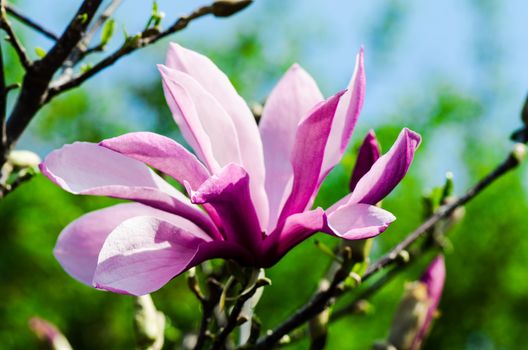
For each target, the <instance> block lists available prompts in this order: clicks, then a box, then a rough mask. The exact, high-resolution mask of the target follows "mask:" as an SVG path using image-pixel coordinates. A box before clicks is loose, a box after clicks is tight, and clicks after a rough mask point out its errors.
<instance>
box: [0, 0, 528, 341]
mask: <svg viewBox="0 0 528 350" xmlns="http://www.w3.org/2000/svg"><path fill="white" fill-rule="evenodd" d="M395 3H396V5H393V6H392V7H389V8H388V9H387V11H386V12H385V13H382V14H380V19H379V22H378V23H377V24H376V26H374V27H373V28H372V31H371V35H372V37H373V38H374V39H372V42H373V45H374V47H377V48H378V49H379V50H380V51H381V50H383V49H390V46H391V45H395V44H394V41H395V40H397V39H396V37H395V36H397V28H398V25H399V24H400V22H399V21H401V20H402V18H404V16H403V15H402V13H403V14H404V11H405V9H404V8H402V5H401V3H398V2H395ZM402 11H403V12H402ZM385 33H391V36H390V37H386V36H385ZM294 35H295V34H292V45H291V52H290V54H289V55H288V56H286V57H282V58H281V59H280V60H270V59H269V57H267V56H266V54H265V53H266V50H265V45H266V39H265V38H263V37H262V36H261V34H260V33H259V31H258V26H255V28H241V29H240V31H239V34H238V37H237V38H235V39H234V40H233V41H232V42H231V43H229V44H225V43H216V44H213V43H207V42H201V43H200V44H199V45H196V43H192V47H194V48H196V49H201V50H202V51H205V52H207V53H208V54H209V55H210V57H212V59H213V60H215V61H216V62H217V63H218V64H219V65H220V66H221V67H222V69H224V70H225V71H226V73H227V74H228V75H229V76H230V77H231V78H232V80H233V82H234V84H235V85H236V86H237V88H238V89H239V91H240V92H241V93H242V95H243V96H246V97H249V98H250V99H252V100H256V99H258V97H260V96H265V95H263V94H262V91H267V88H268V87H269V86H270V84H271V83H272V82H274V81H276V80H277V79H278V78H279V77H280V75H281V73H282V72H283V71H284V70H285V69H286V68H287V67H288V66H289V65H290V64H291V62H293V61H295V59H294V58H295V57H296V55H297V53H298V48H297V46H296V45H295V38H294V37H293V36H294ZM190 43H191V40H190V39H189V44H190ZM163 48H164V45H163V44H161V45H159V47H158V51H156V54H159V55H162V52H163ZM11 56H12V55H11ZM11 56H10V57H11ZM10 60H12V57H11V58H10ZM382 61H383V60H382V59H381V58H380V60H379V61H378V62H382ZM8 64H10V65H12V66H13V67H14V65H13V62H12V61H11V62H10V63H8ZM124 64H126V63H124ZM380 64H381V63H380ZM371 69H375V68H371ZM20 73H21V72H20V71H18V70H16V69H13V70H12V71H11V73H10V78H11V79H15V78H16V77H17V76H19V75H20ZM427 88H428V89H429V90H428V98H427V100H425V101H421V100H419V99H415V98H413V96H414V94H413V92H412V91H410V92H409V98H408V99H406V100H404V101H402V103H401V105H399V106H395V107H394V108H393V111H394V112H393V113H392V114H391V115H381V116H376V117H377V120H381V121H382V123H381V124H382V125H381V126H376V128H375V129H376V132H377V135H378V136H379V139H380V141H381V143H382V145H383V149H384V150H387V149H388V148H389V147H390V145H391V144H392V142H393V141H394V139H395V138H396V135H397V133H398V132H399V130H400V129H401V128H402V127H403V126H408V127H410V128H413V129H415V130H417V131H419V132H420V133H421V134H422V135H423V139H424V142H423V144H422V146H421V148H420V150H419V152H418V154H417V156H416V159H415V162H414V164H413V166H412V168H411V171H410V172H409V175H408V176H407V177H406V179H405V180H404V181H403V182H402V184H401V185H400V186H399V187H398V188H397V190H395V191H394V192H393V193H392V194H391V195H390V196H389V197H388V198H387V199H386V200H385V201H384V207H385V208H386V209H388V210H390V211H391V212H393V213H394V214H395V215H396V216H397V217H398V220H397V221H396V222H395V223H394V224H393V225H392V226H391V227H390V228H389V229H388V230H387V231H386V232H385V233H384V234H383V235H381V236H380V237H379V238H376V241H375V247H374V250H373V253H372V259H375V258H376V257H377V256H380V255H381V254H382V253H383V252H384V251H386V250H387V249H389V248H390V247H391V246H393V245H394V244H395V243H397V242H398V241H399V240H400V239H402V238H403V237H404V236H405V235H406V234H407V233H408V232H410V231H411V230H412V229H413V228H415V227H416V226H418V224H419V223H420V222H421V220H422V217H423V215H422V206H421V196H422V194H423V193H424V192H425V191H426V190H428V188H427V186H429V185H426V183H427V184H430V182H429V181H428V176H430V175H431V171H432V170H431V169H433V170H434V169H436V168H435V163H438V162H442V161H443V160H445V159H446V157H450V156H453V157H456V158H457V159H459V166H458V167H457V169H455V176H459V174H460V175H461V176H462V177H463V178H464V179H465V181H463V182H464V185H465V186H468V185H470V184H472V183H474V182H475V181H476V180H477V179H479V178H480V177H482V176H483V175H484V174H485V173H486V172H487V171H489V170H490V169H492V168H493V167H494V166H495V165H496V164H497V163H498V162H499V161H500V160H501V157H503V155H505V154H506V152H507V149H508V147H509V146H510V144H509V141H508V139H507V136H508V133H509V132H510V130H504V131H499V132H498V134H499V135H498V136H497V135H496V134H495V136H494V137H488V135H489V133H488V129H487V128H486V125H487V124H489V123H490V121H489V117H487V116H486V115H487V114H488V113H489V110H487V107H486V105H485V104H484V103H483V102H482V99H480V98H478V97H475V96H466V95H464V93H461V92H460V91H458V90H457V88H456V86H454V85H453V84H449V83H446V82H443V81H433V82H428V86H427ZM120 96H124V98H127V99H129V100H134V108H136V107H139V108H140V110H141V113H142V115H144V119H143V120H141V121H137V120H128V119H127V118H126V116H127V114H128V111H126V110H118V111H116V107H115V106H114V104H113V101H115V99H116V97H120ZM409 101H411V102H409ZM115 113H117V114H119V115H122V116H124V117H120V118H117V119H116V118H113V115H114V114H115ZM369 117H370V116H364V115H363V116H362V118H365V119H367V118H369ZM516 117H517V116H507V118H516ZM497 124H499V123H497V122H494V125H497ZM508 124H513V123H512V122H511V121H510V122H508ZM368 127H371V125H368V123H365V122H362V123H360V126H359V128H358V130H357V131H356V134H355V136H354V138H353V144H352V146H351V147H350V149H349V152H348V153H347V154H346V156H345V159H344V160H343V163H342V164H341V165H340V166H339V167H337V168H336V169H335V170H334V172H333V173H332V174H331V176H330V177H329V179H328V180H327V182H326V183H325V184H324V186H323V189H322V192H321V194H320V196H319V197H318V203H319V204H320V205H323V206H325V205H328V204H330V203H332V202H333V201H334V200H336V199H338V198H340V197H341V196H342V195H343V194H345V193H346V191H347V181H348V176H349V174H350V171H351V169H352V166H353V164H354V158H355V151H356V149H357V146H358V143H359V142H360V141H361V139H362V137H363V135H364V133H365V132H366V128H368ZM31 128H32V129H31V135H32V137H33V138H34V140H35V142H36V143H37V144H39V145H45V147H48V148H55V147H58V146H60V145H62V144H63V143H68V142H72V141H75V140H86V141H99V140H101V139H102V138H106V137H112V136H116V135H118V134H122V133H124V132H127V131H133V130H139V129H140V128H148V130H151V131H156V132H159V133H162V134H166V135H168V136H171V137H174V138H176V139H178V140H181V136H180V135H179V133H178V130H177V128H176V126H175V124H174V123H173V122H172V119H171V116H170V114H169V111H168V109H167V107H166V105H165V103H164V100H163V96H162V92H161V87H160V82H159V78H158V77H157V76H156V75H152V77H151V79H150V80H148V81H142V82H141V83H131V84H130V85H128V86H122V91H112V92H111V94H109V93H108V92H106V91H96V89H93V85H92V88H90V87H88V88H86V89H80V90H76V91H75V92H72V93H69V94H67V95H65V96H63V97H61V98H59V99H57V100H56V101H54V102H53V103H51V104H50V105H49V106H47V107H46V108H45V109H44V110H43V111H42V112H41V114H40V115H39V116H38V119H37V120H36V121H35V123H34V124H33V125H32V126H31ZM482 135H484V136H482ZM483 137H485V138H486V139H485V142H484V140H483ZM438 140H440V141H438ZM451 142H456V145H457V149H458V154H442V155H441V157H436V156H437V155H438V154H439V151H438V149H439V147H440V148H441V147H442V146H444V145H447V144H448V143H451ZM440 153H441V152H440ZM430 167H431V168H430ZM524 178H526V168H525V167H524V166H523V167H521V169H519V170H517V171H515V172H514V173H512V174H509V175H507V176H505V177H504V178H502V179H500V180H499V181H498V182H497V184H495V185H494V186H492V187H491V188H490V189H488V190H486V191H485V192H484V193H483V194H482V195H481V196H479V197H478V198H477V199H475V200H474V201H473V202H471V203H470V204H469V205H468V206H467V208H466V209H467V210H466V216H465V219H464V221H463V222H461V223H460V224H459V225H457V226H456V227H455V228H454V229H453V230H452V231H451V232H450V234H449V238H450V240H451V243H452V246H453V249H452V250H449V251H448V252H447V256H446V261H447V271H448V277H447V281H446V287H445V291H444V295H443V299H442V302H441V304H440V309H441V317H440V318H439V319H438V320H437V322H436V324H435V327H434V328H433V330H432V333H431V335H430V338H429V340H428V342H427V344H426V346H425V348H426V349H429V350H432V349H520V347H519V346H522V345H520V344H524V343H525V341H526V339H527V336H526V325H527V324H528V279H526V266H528V240H527V239H526V213H528V210H527V209H528V203H527V201H526V198H527V197H526V193H525V192H526V186H525V181H524ZM438 185H440V184H438ZM462 191H464V188H461V187H460V186H459V188H456V192H457V193H462ZM114 202H115V201H114V200H110V199H104V198H91V197H76V196H73V195H70V194H67V193H66V192H64V191H62V190H60V189H59V188H58V187H56V186H55V185H53V184H52V183H51V182H50V181H48V180H47V179H45V178H44V177H43V176H41V175H39V176H37V177H35V178H34V179H33V180H32V181H30V182H29V183H27V184H25V185H23V186H22V187H21V188H20V189H18V190H17V191H15V192H14V193H13V194H11V195H9V196H8V197H7V198H6V199H5V200H2V201H0V233H1V234H0V262H1V263H0V276H1V277H2V286H1V287H0V301H1V302H0V348H2V349H3V348H5V349H32V348H38V342H37V340H36V338H35V337H34V336H33V335H32V334H31V333H30V331H29V328H28V326H27V324H28V320H29V318H31V317H32V316H36V315H38V316H40V317H43V318H46V319H48V320H50V321H52V322H53V323H55V324H56V325H57V326H58V327H59V328H60V329H61V330H63V332H64V333H65V334H66V335H67V337H68V338H69V339H70V341H71V343H72V344H73V346H74V347H75V348H76V349H130V348H133V347H134V335H133V326H132V321H131V320H132V315H133V309H132V306H133V300H132V298H131V297H127V296H121V295H116V294H111V293H104V292H99V291H96V290H93V289H90V288H87V287H85V286H83V285H81V284H79V283H77V282H76V281H74V280H73V279H71V278H70V277H69V276H67V275H66V273H64V272H63V270H62V269H61V268H60V266H59V265H58V263H57V262H56V261H55V259H54V258H53V256H52V250H53V246H54V243H55V240H56V238H57V235H58V233H59V232H60V231H61V229H62V228H64V226H65V225H66V224H68V223H69V222H70V221H72V220H73V219H75V218H77V217H79V216H80V215H82V214H83V213H86V212H88V211H90V210H94V209H97V208H101V207H104V206H107V205H109V204H111V203H114ZM317 238H318V239H321V240H322V241H323V242H325V243H326V244H329V245H332V244H335V243H336V240H334V239H332V238H329V237H322V235H321V236H318V237H317ZM313 241H314V240H313V239H310V240H308V241H306V242H304V243H303V244H302V245H301V246H299V247H298V248H296V249H295V250H294V251H292V252H291V253H290V254H288V255H287V256H286V257H285V258H284V259H283V260H282V261H281V262H280V263H279V264H278V265H277V266H275V267H273V268H271V269H270V270H269V271H268V276H269V277H270V278H271V279H272V281H273V285H272V286H271V287H268V288H267V289H266V291H265V294H264V297H263V298H262V300H261V302H260V304H259V306H258V309H257V313H258V314H259V316H260V318H261V319H262V321H263V323H264V325H265V327H270V328H271V327H273V326H274V325H276V324H278V323H279V322H280V321H281V320H283V319H284V318H285V317H286V316H287V315H289V314H290V313H291V312H292V311H293V310H294V309H296V308H297V307H298V306H299V305H300V304H302V302H303V300H306V299H307V298H308V297H309V296H310V294H311V293H313V291H314V289H315V288H316V286H317V282H318V281H319V279H320V278H321V276H322V275H323V273H324V271H325V269H326V268H327V266H328V264H329V261H328V257H327V256H325V255H324V254H322V253H321V252H320V251H319V250H318V249H316V247H315V245H314V244H313ZM431 258H432V256H431V255H429V256H425V257H423V258H422V259H420V261H417V262H416V264H414V265H413V266H412V267H410V268H408V269H407V270H406V271H405V273H404V274H402V275H401V276H400V277H398V278H396V279H395V280H393V281H392V282H391V283H390V284H389V285H387V287H386V288H385V289H384V290H383V291H382V292H381V293H379V294H378V295H376V296H375V297H374V298H373V299H372V305H373V311H372V312H370V313H369V314H367V315H355V316H350V317H348V318H345V319H342V320H340V321H338V322H336V323H335V324H333V325H332V328H331V332H330V336H329V347H328V348H329V349H368V348H369V347H370V346H371V344H372V343H373V342H374V341H375V340H377V339H382V338H384V337H385V336H386V334H387V332H388V327H389V325H390V322H391V319H392V314H393V312H394V310H395V308H396V306H397V303H398V300H399V298H400V296H401V294H402V291H403V285H404V282H405V281H410V280H414V279H417V278H418V277H419V275H420V273H421V271H422V270H423V268H424V267H425V266H426V265H427V263H428V261H430V259H431ZM153 298H154V300H155V302H156V304H157V306H158V308H159V309H161V310H162V311H164V312H165V313H166V314H167V316H168V317H169V318H170V322H169V326H168V328H167V332H166V334H167V344H166V348H167V349H169V348H174V347H177V344H180V343H181V340H182V336H183V334H185V333H186V332H189V331H190V330H192V329H195V328H196V327H197V325H198V319H197V316H198V309H199V305H198V303H197V302H196V301H195V300H194V298H193V296H192V295H191V293H189V292H188V291H187V289H186V284H185V280H184V278H183V277H179V278H176V279H175V280H174V281H172V282H171V283H169V284H168V285H167V286H166V287H164V288H163V289H162V290H160V291H159V292H156V293H155V294H154V295H153ZM344 299H345V301H346V300H347V299H348V300H349V299H351V296H349V297H345V298H344ZM338 305H339V304H338ZM306 346H307V345H306V343H303V342H301V343H298V344H296V345H293V346H291V347H290V348H291V349H304V348H306Z"/></svg>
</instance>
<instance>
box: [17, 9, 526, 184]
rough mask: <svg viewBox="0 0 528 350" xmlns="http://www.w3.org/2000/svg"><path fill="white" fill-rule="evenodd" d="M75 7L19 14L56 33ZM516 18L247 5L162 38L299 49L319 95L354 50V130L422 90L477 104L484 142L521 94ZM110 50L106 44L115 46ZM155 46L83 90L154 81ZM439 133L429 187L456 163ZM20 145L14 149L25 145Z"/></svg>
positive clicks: (341, 78)
mask: <svg viewBox="0 0 528 350" xmlns="http://www.w3.org/2000/svg"><path fill="white" fill-rule="evenodd" d="M78 3H79V1H65V0H63V1H60V2H59V1H57V0H54V1H52V0H41V1H39V2H34V1H33V2H30V1H22V2H20V5H19V8H21V9H24V10H25V11H26V12H27V13H29V14H30V15H31V16H32V17H33V18H35V19H38V20H39V21H41V22H43V23H46V25H47V26H48V27H50V28H52V29H53V30H54V31H56V32H60V30H61V29H62V28H63V26H64V25H65V23H66V22H67V21H68V19H69V18H70V17H71V14H72V13H73V11H74V10H75V8H76V6H78ZM205 3H208V2H207V1H191V0H186V1H183V0H182V1H173V0H160V1H159V7H160V9H161V10H163V11H164V12H166V14H167V18H166V20H165V22H166V23H170V22H171V20H172V19H174V18H176V17H178V16H180V15H182V14H185V13H188V12H189V11H190V10H191V9H194V8H196V7H197V5H199V4H205ZM150 7H151V2H150V1H145V0H127V1H124V3H123V5H122V7H121V8H120V9H119V11H118V12H117V13H116V20H117V22H118V23H126V28H127V31H128V32H129V33H134V32H136V31H138V30H141V29H142V27H143V26H144V24H145V21H146V18H147V17H148V14H149V13H150ZM526 13H528V2H526V0H503V1H500V0H482V1H479V0H441V1H418V0H414V1H413V0H408V1H403V0H400V1H395V0H378V1H359V0H332V1H325V2H323V1H316V0H256V1H255V3H254V4H253V5H251V6H250V7H249V8H248V9H247V10H245V11H243V12H241V13H240V14H238V15H237V16H235V17H233V18H229V19H217V18H212V17H207V18H204V19H200V20H198V21H195V22H193V23H192V24H191V25H190V26H189V28H188V29H187V30H185V31H184V32H182V33H180V34H177V35H174V36H173V37H172V39H173V40H177V41H183V42H185V43H188V45H189V44H190V45H191V47H192V45H193V43H197V47H207V45H209V44H210V45H217V43H219V42H229V41H230V40H233V37H234V34H235V33H236V32H237V31H240V30H241V28H242V29H243V28H254V27H255V26H257V27H258V30H259V31H260V32H261V33H262V35H263V37H264V38H266V39H265V40H267V43H266V45H267V48H268V51H269V52H268V53H267V54H269V56H270V57H282V56H283V55H284V54H285V52H287V51H288V50H289V45H291V44H292V40H293V41H294V42H295V45H296V46H297V47H299V48H300V50H299V55H298V57H296V61H297V62H299V63H300V64H301V65H303V66H304V67H305V68H306V69H307V70H308V71H309V72H311V73H312V75H313V76H314V77H315V78H316V80H317V81H318V82H320V85H321V88H322V90H323V92H325V93H326V94H327V95H328V94H331V93H333V92H335V91H338V90H340V89H342V88H343V87H345V86H346V84H347V82H348V80H349V78H350V74H351V73H352V70H353V64H354V56H355V54H356V52H357V50H358V49H359V47H360V46H361V45H363V46H364V48H365V52H366V56H365V58H366V69H367V86H368V87H367V98H366V102H365V107H364V111H363V113H362V117H361V119H360V122H359V127H360V128H363V129H365V128H367V127H375V126H376V125H380V124H383V122H384V121H387V118H390V116H391V115H393V114H394V111H395V110H398V109H399V108H401V106H402V105H405V104H409V103H411V104H413V103H422V104H427V103H428V102H430V103H433V102H434V101H431V99H432V98H434V96H435V95H434V94H433V93H431V91H433V89H434V88H435V87H437V86H438V85H439V84H441V85H446V86H452V87H453V88H455V89H456V90H457V91H458V92H460V93H462V94H465V95H467V96H469V97H471V98H474V99H476V100H478V101H480V102H481V103H483V105H484V106H485V107H486V109H485V113H486V114H487V115H488V119H489V128H487V129H484V130H483V131H482V132H484V133H485V135H484V137H494V138H505V137H506V135H508V134H509V133H510V132H511V130H512V129H513V128H514V127H516V126H518V124H519V122H518V118H517V115H518V112H519V109H520V105H521V103H522V101H523V99H524V97H525V96H526V93H527V92H528V67H527V63H528V40H527V38H526V33H528V21H527V20H526ZM117 35H120V33H117V34H116V36H117ZM119 39H120V38H119ZM119 41H120V40H117V39H116V40H114V42H115V45H117V44H118V42H119ZM32 43H33V44H34V45H35V46H42V47H44V48H47V47H49V45H50V44H51V43H50V42H49V41H47V40H46V39H43V38H40V37H34V38H33V41H32ZM164 45H165V44H163V43H161V44H159V45H158V46H157V47H155V48H148V49H145V50H142V52H140V53H137V54H134V55H132V56H130V57H127V58H125V59H123V60H122V61H120V62H118V63H117V64H116V65H115V66H114V67H112V68H110V69H109V70H108V71H107V72H105V73H104V74H102V75H100V76H97V77H96V78H94V79H93V80H92V81H90V82H88V84H87V85H86V86H87V88H89V89H95V88H97V89H105V90H106V89H108V90H107V91H112V90H113V87H115V86H116V84H123V83H126V82H127V81H131V80H132V81H135V82H141V81H142V80H143V79H145V78H151V77H152V74H157V73H156V71H155V64H156V63H159V62H161V61H162V60H163V51H164V48H163V46H164ZM291 63H293V62H291ZM246 97H247V98H249V99H260V98H262V97H264V96H246ZM127 108H129V109H130V107H129V106H127V105H126V104H125V103H122V104H121V105H117V106H116V109H118V110H119V109H122V111H121V112H122V113H123V114H128V113H131V112H130V111H127V110H126V109H127ZM499 116H500V118H499ZM421 117H423V116H420V115H413V116H409V117H408V118H421ZM497 126H501V127H500V128H497ZM442 132H444V133H449V135H450V136H449V137H448V138H447V140H448V141H449V142H445V140H446V139H445V138H444V135H440V134H438V135H436V136H435V137H436V138H438V140H433V141H434V142H436V143H437V144H438V147H436V148H434V149H435V150H436V151H434V150H433V151H432V152H433V153H434V152H436V153H437V154H434V156H435V157H437V158H436V159H443V161H440V162H438V161H437V162H436V163H435V165H434V166H433V165H431V164H427V165H425V166H424V169H422V170H424V171H428V172H430V173H431V175H432V178H433V180H432V181H433V182H437V181H438V180H439V178H440V177H441V176H442V174H443V173H444V172H445V171H447V170H450V169H452V168H455V169H456V168H457V167H458V166H457V162H459V161H460V160H457V159H456V157H451V158H449V159H448V158H447V157H445V154H446V153H449V154H452V152H451V151H449V150H450V149H452V150H453V151H454V150H456V147H457V141H456V138H457V130H442ZM25 140H26V141H24V140H23V142H22V143H21V147H23V146H24V144H25V143H30V140H28V139H27V138H26V139H25ZM506 146H507V144H506V143H505V147H506ZM446 149H447V151H446ZM462 178H463V176H462ZM462 180H463V179H462Z"/></svg>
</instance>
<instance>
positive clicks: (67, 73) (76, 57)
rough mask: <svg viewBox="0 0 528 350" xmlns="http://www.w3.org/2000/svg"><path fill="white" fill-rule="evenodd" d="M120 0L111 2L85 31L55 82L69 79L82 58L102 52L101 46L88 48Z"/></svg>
mask: <svg viewBox="0 0 528 350" xmlns="http://www.w3.org/2000/svg"><path fill="white" fill-rule="evenodd" d="M121 2H122V0H112V1H111V2H110V4H108V6H107V7H106V8H105V10H104V11H103V13H101V15H100V16H99V17H98V18H97V20H96V21H95V22H94V24H93V25H92V26H91V27H90V28H89V29H88V30H87V32H86V34H85V35H84V36H83V38H82V40H81V41H80V42H79V44H78V45H77V47H76V48H75V49H74V50H73V51H72V53H71V54H70V56H69V57H68V59H67V60H66V61H65V62H64V64H63V69H64V73H63V74H62V75H61V76H60V77H59V78H58V79H57V81H65V79H70V78H71V68H73V67H74V66H75V65H76V64H77V63H79V62H80V61H81V60H82V59H83V58H84V57H86V56H87V55H88V54H90V53H92V52H100V51H103V47H102V46H101V45H97V46H95V47H92V48H88V46H89V45H90V42H91V41H92V38H93V36H94V35H95V33H97V30H99V28H101V26H102V25H103V24H104V23H105V22H106V21H107V20H108V19H109V18H110V17H111V16H112V14H113V13H114V12H115V11H116V10H117V8H118V7H119V5H121Z"/></svg>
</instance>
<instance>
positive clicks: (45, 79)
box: [0, 0, 102, 153]
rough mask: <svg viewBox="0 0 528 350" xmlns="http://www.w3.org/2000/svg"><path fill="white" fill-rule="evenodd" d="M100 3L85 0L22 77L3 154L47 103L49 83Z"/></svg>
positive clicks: (8, 122)
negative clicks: (59, 34) (46, 50)
mask: <svg viewBox="0 0 528 350" xmlns="http://www.w3.org/2000/svg"><path fill="white" fill-rule="evenodd" d="M101 2H102V0H85V1H83V3H82V4H81V6H80V8H79V10H78V11H77V13H76V14H75V15H74V17H73V19H72V20H71V21H70V23H69V24H68V26H67V27H66V29H65V30H64V33H63V34H62V35H61V37H60V38H59V40H57V42H56V43H55V45H54V46H53V47H52V48H51V50H50V51H49V52H48V53H47V55H46V56H45V57H44V58H42V59H41V60H39V61H36V62H35V63H33V65H32V66H31V71H30V72H27V73H26V75H25V76H24V80H23V83H22V90H21V92H20V95H19V96H18V100H17V101H16V104H15V106H14V108H13V110H12V112H11V115H10V117H9V120H8V121H7V131H6V132H7V145H5V146H4V147H3V149H0V151H1V152H2V153H6V152H8V151H9V148H11V147H13V146H14V144H15V143H16V141H17V140H18V139H19V137H20V135H21V134H22V132H23V131H24V129H25V128H26V127H27V125H28V124H29V122H30V121H31V119H32V118H33V116H34V115H35V114H36V113H37V111H38V110H39V109H40V107H42V105H43V104H44V103H45V101H46V95H47V92H48V86H49V82H50V81H51V79H52V77H53V75H54V74H55V73H56V72H57V70H58V69H59V68H60V66H61V65H62V64H63V62H64V60H65V59H66V58H67V57H68V56H69V55H70V53H71V51H72V50H73V49H74V48H75V46H77V44H78V43H79V41H80V40H81V38H82V35H83V33H84V31H85V30H86V28H87V26H88V25H89V23H90V20H91V19H92V18H93V16H94V15H95V12H96V11H97V8H98V7H99V6H100V4H101Z"/></svg>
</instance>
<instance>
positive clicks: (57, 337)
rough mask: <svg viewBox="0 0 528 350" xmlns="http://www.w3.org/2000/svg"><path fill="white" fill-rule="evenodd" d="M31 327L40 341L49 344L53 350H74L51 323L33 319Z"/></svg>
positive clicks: (30, 323) (30, 321) (30, 322)
mask: <svg viewBox="0 0 528 350" xmlns="http://www.w3.org/2000/svg"><path fill="white" fill-rule="evenodd" d="M29 327H30V328H31V330H32V331H33V333H35V335H36V336H37V337H38V338H39V339H40V340H42V341H45V342H46V343H48V345H49V347H50V348H51V349H53V350H72V347H71V345H70V343H69V342H68V339H66V337H65V336H64V335H63V334H62V333H61V332H60V331H59V329H58V328H57V327H55V325H53V324H52V323H51V322H49V321H46V320H44V319H42V318H39V317H33V318H31V319H30V320H29Z"/></svg>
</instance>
